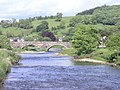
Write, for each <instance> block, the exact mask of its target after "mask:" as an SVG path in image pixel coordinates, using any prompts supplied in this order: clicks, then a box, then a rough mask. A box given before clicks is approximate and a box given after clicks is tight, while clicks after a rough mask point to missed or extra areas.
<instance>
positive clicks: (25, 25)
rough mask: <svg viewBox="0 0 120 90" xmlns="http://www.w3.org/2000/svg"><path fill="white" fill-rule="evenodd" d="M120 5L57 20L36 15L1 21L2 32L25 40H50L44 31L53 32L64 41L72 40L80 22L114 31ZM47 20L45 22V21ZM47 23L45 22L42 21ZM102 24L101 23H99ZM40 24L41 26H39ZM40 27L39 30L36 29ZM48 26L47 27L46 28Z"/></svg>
mask: <svg viewBox="0 0 120 90" xmlns="http://www.w3.org/2000/svg"><path fill="white" fill-rule="evenodd" d="M119 8H120V5H113V6H106V5H104V6H101V7H95V8H93V9H90V10H86V11H83V12H80V13H78V14H76V16H71V17H62V20H61V21H55V20H56V17H55V16H48V17H47V16H45V17H41V16H38V17H34V18H32V17H31V18H27V19H21V20H20V21H19V22H18V23H17V22H15V19H14V20H13V21H14V22H12V23H11V22H7V23H6V21H5V22H1V27H0V34H3V35H6V36H7V37H8V38H14V37H19V38H24V39H25V40H28V41H29V40H31V41H33V40H37V41H44V40H48V41H49V40H50V39H49V38H43V37H42V33H43V32H45V31H47V32H52V33H53V34H54V36H55V37H56V38H63V37H64V38H63V40H64V41H70V40H71V39H72V35H73V34H74V32H75V29H74V28H75V27H76V25H78V24H83V25H96V27H97V28H99V29H100V30H101V32H102V31H105V30H108V31H107V33H110V31H111V28H115V29H114V30H112V31H115V30H118V29H119V28H120V9H119ZM44 21H45V22H44ZM43 22H44V23H46V25H47V26H45V24H42V23H43ZM99 24H100V25H99ZM102 25H103V26H102ZM38 26H39V27H38ZM37 28H39V30H36V29H37ZM45 28H46V29H45Z"/></svg>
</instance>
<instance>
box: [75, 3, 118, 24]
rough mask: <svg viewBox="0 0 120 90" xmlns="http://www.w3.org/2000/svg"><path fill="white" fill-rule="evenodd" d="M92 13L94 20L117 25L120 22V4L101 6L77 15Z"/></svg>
mask: <svg viewBox="0 0 120 90" xmlns="http://www.w3.org/2000/svg"><path fill="white" fill-rule="evenodd" d="M81 15H82V16H85V15H91V18H92V20H94V22H96V23H102V24H104V25H116V24H118V22H120V5H113V6H106V5H104V6H101V7H96V8H93V9H89V10H85V11H83V12H80V13H77V14H76V16H81Z"/></svg>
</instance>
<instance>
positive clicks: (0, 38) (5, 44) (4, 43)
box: [0, 35, 11, 49]
mask: <svg viewBox="0 0 120 90" xmlns="http://www.w3.org/2000/svg"><path fill="white" fill-rule="evenodd" d="M0 48H6V49H11V46H10V41H9V39H8V38H7V37H6V36H4V35H0Z"/></svg>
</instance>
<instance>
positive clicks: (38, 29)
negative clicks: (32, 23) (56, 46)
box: [36, 21, 49, 32]
mask: <svg viewBox="0 0 120 90" xmlns="http://www.w3.org/2000/svg"><path fill="white" fill-rule="evenodd" d="M47 29H49V26H48V22H47V21H42V22H41V24H40V25H38V26H37V27H36V32H44V31H45V30H47Z"/></svg>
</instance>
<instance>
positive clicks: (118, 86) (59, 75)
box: [0, 52, 120, 90]
mask: <svg viewBox="0 0 120 90" xmlns="http://www.w3.org/2000/svg"><path fill="white" fill-rule="evenodd" d="M19 55H20V56H22V58H23V59H22V60H21V61H20V62H19V65H15V66H12V68H11V73H9V74H8V76H7V78H6V80H5V82H4V84H3V87H2V88H1V89H0V90H120V69H118V68H115V67H111V66H108V65H102V64H93V63H81V62H75V61H73V60H72V59H73V58H72V57H69V56H58V55H57V54H56V53H51V52H45V53H30V54H29V53H28V54H19Z"/></svg>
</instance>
